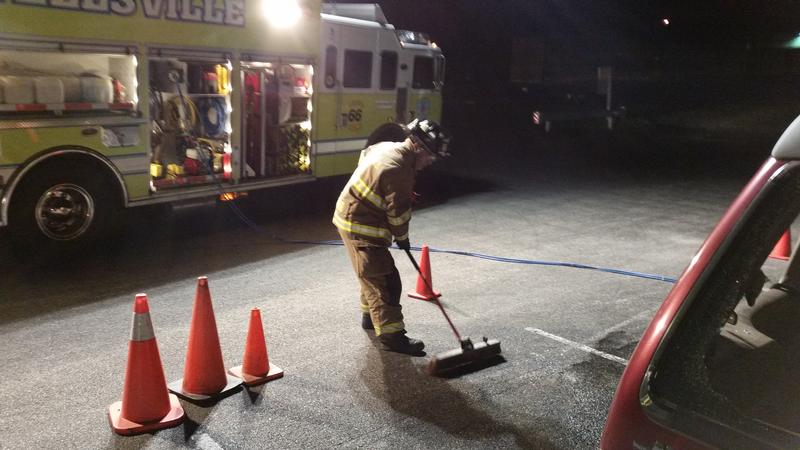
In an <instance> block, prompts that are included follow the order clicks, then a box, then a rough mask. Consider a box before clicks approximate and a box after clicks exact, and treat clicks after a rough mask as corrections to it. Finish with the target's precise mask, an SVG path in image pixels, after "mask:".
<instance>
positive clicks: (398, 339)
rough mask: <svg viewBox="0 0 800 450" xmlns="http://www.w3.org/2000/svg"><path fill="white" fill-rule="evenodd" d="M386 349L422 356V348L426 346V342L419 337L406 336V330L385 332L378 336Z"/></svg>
mask: <svg viewBox="0 0 800 450" xmlns="http://www.w3.org/2000/svg"><path fill="white" fill-rule="evenodd" d="M378 339H379V340H380V341H381V344H382V345H383V349H384V350H389V351H392V352H397V353H405V354H406V355H412V356H421V354H422V349H424V348H425V343H424V342H422V341H420V340H419V339H411V338H409V337H408V336H406V332H405V331H400V332H397V333H384V334H381V335H380V336H378Z"/></svg>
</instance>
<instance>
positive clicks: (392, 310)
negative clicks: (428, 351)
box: [339, 231, 405, 335]
mask: <svg viewBox="0 0 800 450" xmlns="http://www.w3.org/2000/svg"><path fill="white" fill-rule="evenodd" d="M339 235H340V236H341V237H342V242H344V246H345V248H346V249H347V254H348V255H349V256H350V262H351V263H352V264H353V270H354V271H355V272H356V276H357V277H358V282H359V284H360V285H361V312H363V313H369V315H370V317H371V318H372V324H373V326H375V334H376V335H380V334H385V333H397V332H400V331H404V330H405V324H404V323H403V312H402V309H403V307H402V306H400V295H401V291H402V286H401V282H400V273H399V272H398V271H397V267H395V265H394V259H393V258H392V255H391V254H390V253H389V249H388V248H386V247H381V246H376V245H374V244H369V243H367V242H364V241H359V240H355V239H352V238H350V237H349V236H347V234H345V233H343V232H341V231H339Z"/></svg>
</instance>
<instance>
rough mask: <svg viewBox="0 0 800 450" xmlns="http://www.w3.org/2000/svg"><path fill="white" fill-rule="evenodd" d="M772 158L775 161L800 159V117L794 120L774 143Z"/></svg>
mask: <svg viewBox="0 0 800 450" xmlns="http://www.w3.org/2000/svg"><path fill="white" fill-rule="evenodd" d="M772 156H773V157H774V158H776V159H800V116H798V117H797V118H796V119H794V121H793V122H792V123H791V124H790V125H789V126H788V127H787V128H786V131H784V132H783V134H782V135H781V137H780V138H779V139H778V142H776V143H775V147H773V148H772Z"/></svg>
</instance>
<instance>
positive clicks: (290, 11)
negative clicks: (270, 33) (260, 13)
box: [264, 0, 302, 28]
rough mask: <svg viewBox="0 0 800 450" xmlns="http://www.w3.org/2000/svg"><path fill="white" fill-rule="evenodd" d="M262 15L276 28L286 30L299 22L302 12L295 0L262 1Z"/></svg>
mask: <svg viewBox="0 0 800 450" xmlns="http://www.w3.org/2000/svg"><path fill="white" fill-rule="evenodd" d="M264 14H265V15H266V17H267V20H268V21H269V22H270V23H271V24H272V25H274V26H275V27H276V28H288V27H290V26H292V25H294V24H295V23H297V21H298V20H300V16H301V15H302V12H301V10H300V5H298V4H297V0H264Z"/></svg>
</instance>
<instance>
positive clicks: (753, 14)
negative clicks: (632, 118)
mask: <svg viewBox="0 0 800 450" xmlns="http://www.w3.org/2000/svg"><path fill="white" fill-rule="evenodd" d="M361 3H367V2H361ZM379 3H380V5H381V7H382V8H383V10H384V11H385V13H386V15H387V16H388V17H390V18H391V21H392V23H394V24H395V25H396V26H397V27H399V28H408V29H416V30H421V31H425V32H428V33H429V34H430V35H431V37H432V39H433V40H434V41H436V42H437V43H439V45H440V46H441V47H442V48H443V50H444V52H445V55H446V56H447V80H446V85H445V95H446V100H447V98H450V99H451V101H450V102H449V103H447V102H446V105H445V108H446V111H445V113H446V114H445V115H446V116H447V110H448V109H450V108H455V109H457V110H458V111H459V112H463V111H465V110H469V109H470V108H473V109H475V110H477V112H480V111H481V110H494V109H496V108H497V107H502V106H503V105H505V104H508V103H514V102H520V101H531V102H535V101H537V100H536V98H535V97H537V96H549V97H551V98H552V97H555V98H558V97H561V96H564V97H568V96H573V98H574V96H578V95H585V96H591V95H597V84H598V80H597V75H598V68H599V67H603V66H610V67H613V78H614V93H615V102H616V103H624V104H625V105H626V106H627V109H628V111H629V114H637V113H641V114H653V113H654V112H656V111H658V112H661V111H669V110H672V109H675V108H692V107H700V106H701V105H704V104H709V103H715V102H717V103H719V102H725V103H728V104H731V106H730V107H731V108H735V107H742V108H747V107H749V105H751V104H753V103H755V104H758V103H782V104H784V105H785V106H786V107H787V108H790V105H791V104H793V103H798V102H797V101H798V100H800V89H798V86H800V83H798V82H797V81H798V80H799V79H800V48H795V47H800V38H799V39H797V42H796V44H794V45H793V44H792V41H793V40H794V39H795V38H797V37H798V32H800V23H795V22H796V20H795V19H796V18H797V17H800V1H796V0H774V1H744V0H709V1H703V2H678V1H665V0H655V1H650V0H618V1H596V0H595V1H592V0H489V1H486V0H484V1H478V0H385V1H381V2H379ZM525 84H527V85H528V86H527V87H528V89H526V90H525V92H523V91H522V90H520V88H521V87H523V85H525ZM525 97H528V98H525ZM530 97H533V98H530Z"/></svg>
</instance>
